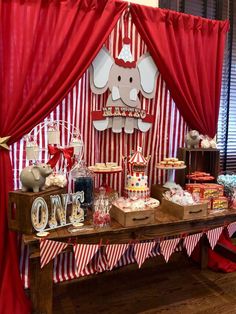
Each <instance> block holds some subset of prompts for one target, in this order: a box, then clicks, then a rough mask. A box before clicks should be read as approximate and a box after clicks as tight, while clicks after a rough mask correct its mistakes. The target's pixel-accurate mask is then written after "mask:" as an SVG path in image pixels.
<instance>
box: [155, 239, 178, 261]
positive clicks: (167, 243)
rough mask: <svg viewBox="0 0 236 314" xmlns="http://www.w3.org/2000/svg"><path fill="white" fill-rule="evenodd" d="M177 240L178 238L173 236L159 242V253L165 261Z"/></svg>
mask: <svg viewBox="0 0 236 314" xmlns="http://www.w3.org/2000/svg"><path fill="white" fill-rule="evenodd" d="M179 241H180V238H174V239H168V240H164V241H162V242H161V243H160V247H161V254H162V255H163V256H164V258H165V261H166V263H168V261H169V258H170V257H171V255H172V253H173V252H174V250H175V248H176V246H177V244H178V243H179Z"/></svg>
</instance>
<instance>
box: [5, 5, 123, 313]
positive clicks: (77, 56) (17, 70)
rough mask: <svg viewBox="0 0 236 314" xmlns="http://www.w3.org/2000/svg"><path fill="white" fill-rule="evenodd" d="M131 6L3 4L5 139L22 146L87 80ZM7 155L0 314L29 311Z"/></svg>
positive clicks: (10, 169) (7, 155) (9, 142)
mask: <svg viewBox="0 0 236 314" xmlns="http://www.w3.org/2000/svg"><path fill="white" fill-rule="evenodd" d="M126 7H127V4H126V3H124V2H120V1H117V2H116V1H114V0H83V1H82V0H81V1H79V0H65V1H58V0H55V1H54V0H51V1H44V0H41V1H31V0H25V1H21V0H12V1H5V0H4V1H1V2H0V19H1V23H0V60H1V61H0V86H1V93H0V137H5V136H10V140H9V141H8V144H12V143H14V142H16V141H18V140H19V139H20V138H21V137H22V136H23V135H24V134H26V133H27V132H29V131H30V130H31V129H32V128H33V127H34V126H35V125H37V124H38V123H39V122H40V121H42V120H43V119H44V118H45V117H46V116H47V115H48V114H49V113H50V112H51V111H52V110H53V109H54V108H55V107H56V105H57V104H58V102H59V101H60V100H61V99H62V98H63V97H64V96H65V94H66V93H68V91H69V89H70V88H71V87H72V86H73V85H74V84H75V82H76V81H77V80H78V79H79V78H80V77H81V76H82V74H83V73H84V71H85V70H86V69H87V68H88V66H89V65H90V64H91V62H92V60H93V59H94V57H95V56H96V54H97V53H98V51H99V50H100V49H101V47H102V45H103V43H104V41H105V40H106V38H107V37H108V35H109V34H110V32H111V30H112V28H113V27H114V26H115V24H116V23H117V20H118V19H119V17H120V15H121V13H122V12H123V11H124V10H125V9H126ZM12 182H13V181H12V166H11V162H10V158H9V152H8V151H7V150H5V149H1V148H0V193H1V197H0V234H1V237H0V313H1V314H3V313H7V314H13V313H14V314H18V313H24V314H25V313H28V312H29V304H28V301H27V300H26V298H25V295H24V291H23V289H22V285H21V280H20V277H19V271H18V260H17V254H16V243H15V234H14V233H13V232H9V231H8V228H7V205H8V204H7V203H8V191H9V190H12V188H13V184H12Z"/></svg>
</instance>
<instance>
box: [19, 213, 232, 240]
mask: <svg viewBox="0 0 236 314" xmlns="http://www.w3.org/2000/svg"><path fill="white" fill-rule="evenodd" d="M234 221H236V210H232V209H229V210H224V211H219V212H218V213H211V212H209V213H208V216H207V217H204V218H199V219H191V220H190V219H188V220H179V219H178V218H176V217H174V216H170V215H169V214H167V213H165V212H164V211H162V209H161V208H157V210H156V213H155V223H153V224H149V225H143V226H135V227H122V226H121V225H120V224H119V223H118V222H116V221H115V220H112V222H111V225H110V226H109V227H104V228H94V227H93V224H92V219H91V218H90V219H89V217H88V219H87V221H86V222H85V224H84V226H83V227H82V228H80V229H78V231H76V232H73V233H71V232H69V230H68V229H69V228H68V226H67V227H62V228H58V229H55V230H54V231H50V233H49V235H48V236H47V239H50V240H57V241H65V240H68V239H69V238H72V239H73V242H76V243H87V244H97V243H98V242H99V241H100V240H101V239H102V241H103V243H104V244H106V243H107V242H108V243H127V242H129V241H130V240H138V241H140V240H150V239H156V238H161V237H166V236H174V235H179V234H184V233H187V234H189V233H197V232H200V231H203V230H209V229H213V228H217V227H219V226H224V225H227V224H229V223H231V222H234ZM39 239H40V238H39V237H37V236H36V235H25V234H24V235H23V241H24V243H25V244H26V245H35V244H37V243H39Z"/></svg>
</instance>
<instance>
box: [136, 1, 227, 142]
mask: <svg viewBox="0 0 236 314" xmlns="http://www.w3.org/2000/svg"><path fill="white" fill-rule="evenodd" d="M131 14H132V18H133V21H134V23H135V25H136V27H137V30H138V32H139V33H140V35H141V36H142V38H143V39H144V41H145V42H146V44H147V46H148V49H149V51H150V53H151V55H152V57H153V59H154V61H155V63H156V65H157V67H158V69H159V71H160V73H161V75H162V77H163V79H164V80H165V82H166V84H167V87H168V88H169V90H170V93H171V95H172V97H173V99H174V101H175V103H176V105H177V107H178V109H179V111H180V113H181V114H182V116H183V117H184V119H185V121H186V122H187V123H188V125H189V126H190V127H191V128H192V129H196V130H198V131H199V132H200V133H202V134H204V135H205V134H207V135H209V136H210V137H214V136H215V134H216V131H217V122H218V114H219V103H220V90H221V75H222V63H223V54H224V44H225V37H226V33H227V31H228V28H229V23H228V21H215V20H208V19H204V18H201V17H196V16H192V15H187V14H182V13H178V12H175V11H169V10H163V9H158V8H150V7H145V6H139V5H135V4H134V5H133V4H132V6H131Z"/></svg>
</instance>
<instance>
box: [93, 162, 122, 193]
mask: <svg viewBox="0 0 236 314" xmlns="http://www.w3.org/2000/svg"><path fill="white" fill-rule="evenodd" d="M88 168H89V170H91V171H93V172H94V173H95V174H101V175H102V184H101V186H100V187H104V188H105V189H106V192H108V193H110V192H113V189H112V188H111V187H109V186H108V185H107V183H106V176H107V175H110V174H115V173H120V172H121V171H122V167H121V166H118V164H117V163H116V162H106V163H96V164H95V165H94V166H90V167H88Z"/></svg>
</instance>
